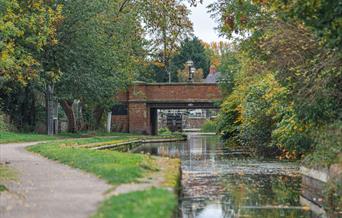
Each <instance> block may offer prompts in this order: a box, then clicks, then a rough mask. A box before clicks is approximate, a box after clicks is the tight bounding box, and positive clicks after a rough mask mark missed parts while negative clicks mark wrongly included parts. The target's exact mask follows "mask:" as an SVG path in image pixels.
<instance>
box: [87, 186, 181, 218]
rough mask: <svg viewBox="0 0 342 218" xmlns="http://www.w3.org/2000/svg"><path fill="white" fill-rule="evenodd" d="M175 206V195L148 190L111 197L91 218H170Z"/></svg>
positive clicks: (165, 191) (168, 192)
mask: <svg viewBox="0 0 342 218" xmlns="http://www.w3.org/2000/svg"><path fill="white" fill-rule="evenodd" d="M176 205H177V200H176V196H175V194H173V193H172V192H170V191H167V190H163V189H155V188H153V189H149V190H146V191H140V192H131V193H128V194H123V195H119V196H113V197H111V198H109V199H108V200H106V201H105V202H103V203H102V204H101V206H100V207H99V209H98V212H97V214H96V215H94V216H93V217H92V218H110V217H127V218H128V217H140V218H153V217H160V218H164V217H165V218H167V217H172V215H173V212H174V209H175V207H176Z"/></svg>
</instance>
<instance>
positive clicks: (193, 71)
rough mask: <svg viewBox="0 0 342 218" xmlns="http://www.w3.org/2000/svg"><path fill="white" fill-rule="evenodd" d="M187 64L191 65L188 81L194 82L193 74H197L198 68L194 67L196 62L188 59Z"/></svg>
mask: <svg viewBox="0 0 342 218" xmlns="http://www.w3.org/2000/svg"><path fill="white" fill-rule="evenodd" d="M186 65H187V66H188V67H189V81H188V82H193V76H194V74H195V71H196V69H195V68H194V67H193V66H194V62H193V61H192V60H188V61H187V62H186Z"/></svg>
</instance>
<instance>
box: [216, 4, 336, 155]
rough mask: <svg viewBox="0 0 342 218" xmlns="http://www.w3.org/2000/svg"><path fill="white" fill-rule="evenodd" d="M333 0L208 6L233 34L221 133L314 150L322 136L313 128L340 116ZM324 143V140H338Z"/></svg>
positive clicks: (253, 142)
mask: <svg viewBox="0 0 342 218" xmlns="http://www.w3.org/2000/svg"><path fill="white" fill-rule="evenodd" d="M337 4H338V3H337ZM337 4H335V3H333V2H332V1H330V2H328V1H323V0H322V1H311V2H300V1H299V2H294V1H292V2H291V1H277V0H274V1H272V0H270V1H247V0H246V1H240V0H236V1H235V0H233V1H223V0H222V1H221V0H219V1H218V2H216V3H214V4H213V5H212V6H211V11H212V12H213V13H214V15H215V16H217V17H216V18H217V19H218V20H219V21H220V26H219V28H220V31H221V33H222V34H225V35H226V36H228V37H229V38H231V39H232V40H235V41H238V42H239V43H238V49H237V50H236V54H237V55H234V56H235V58H236V60H237V61H238V63H239V64H238V67H237V68H235V67H234V68H233V69H232V70H233V72H235V73H233V78H234V79H233V83H234V84H233V85H232V86H231V85H230V84H228V86H229V87H228V88H229V89H230V91H229V92H227V93H226V94H227V98H226V99H225V101H224V103H223V105H222V110H221V112H220V119H219V121H218V122H219V127H220V130H221V132H222V133H224V134H225V136H227V137H232V138H234V139H236V140H237V141H238V142H239V143H241V144H243V145H247V146H254V147H255V146H256V147H257V146H260V145H262V147H263V148H266V147H276V148H278V149H280V151H281V152H282V154H283V155H284V157H286V158H294V157H299V156H301V155H303V154H307V153H308V152H309V151H312V150H313V149H314V148H315V147H316V146H317V145H319V143H321V142H320V141H321V140H322V139H319V137H316V135H320V133H321V132H322V131H324V129H326V131H328V129H329V126H330V124H331V123H332V122H337V123H338V122H340V120H341V116H340V115H341V108H342V107H341V102H342V101H341V99H342V95H341V88H340V87H341V86H342V84H341V81H342V74H341V72H342V71H341V63H342V61H341V55H340V54H341V49H340V43H339V37H340V35H341V34H340V33H339V32H338V31H336V30H335V29H334V28H335V27H339V24H337V20H338V19H339V14H340V10H339V5H337ZM327 5H330V6H335V7H334V9H331V8H329V9H327V8H325V7H326V6H327ZM335 9H336V11H335ZM331 10H332V11H333V12H331V13H332V14H334V15H336V17H331V16H330V15H329V14H328V13H329V11H331ZM303 14H306V15H307V16H305V17H304V16H303ZM321 21H322V22H321ZM318 26H319V28H320V29H321V31H320V30H319V29H318ZM316 28H317V29H316ZM319 32H321V33H322V34H319ZM317 33H318V34H317ZM236 35H242V36H244V37H241V38H236V37H235V36H236ZM231 60H232V59H231ZM223 85H224V86H226V85H227V84H223ZM335 126H339V125H335ZM339 128H340V127H339ZM260 130H262V131H260ZM334 137H339V136H338V135H337V134H336V135H335V136H334ZM317 138H318V139H317ZM333 141H334V140H330V142H331V143H332V142H333ZM335 141H336V140H335ZM328 143H329V141H328V140H327V144H326V145H324V146H326V147H333V148H336V145H334V144H328ZM322 147H323V146H321V148H322ZM327 150H330V151H332V150H334V149H327ZM336 151H338V152H341V149H339V150H338V149H337V150H336ZM329 155H331V156H334V157H336V153H335V154H329Z"/></svg>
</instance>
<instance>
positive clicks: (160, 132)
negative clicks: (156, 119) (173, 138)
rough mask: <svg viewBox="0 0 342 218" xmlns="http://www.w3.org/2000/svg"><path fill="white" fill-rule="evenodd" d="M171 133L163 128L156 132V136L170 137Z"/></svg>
mask: <svg viewBox="0 0 342 218" xmlns="http://www.w3.org/2000/svg"><path fill="white" fill-rule="evenodd" d="M171 134H172V132H171V131H170V130H169V129H168V128H167V127H163V128H160V129H159V130H158V135H171Z"/></svg>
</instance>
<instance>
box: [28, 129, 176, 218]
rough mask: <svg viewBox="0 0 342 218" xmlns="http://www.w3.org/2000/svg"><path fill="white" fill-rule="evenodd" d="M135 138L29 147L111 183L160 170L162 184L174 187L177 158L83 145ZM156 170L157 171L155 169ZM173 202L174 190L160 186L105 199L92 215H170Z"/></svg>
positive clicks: (151, 217) (155, 217)
mask: <svg viewBox="0 0 342 218" xmlns="http://www.w3.org/2000/svg"><path fill="white" fill-rule="evenodd" d="M136 137H137V136H128V135H123V136H120V137H115V138H108V137H107V138H100V137H93V138H85V139H73V140H71V139H70V140H65V141H56V142H46V143H42V144H38V145H33V146H30V147H28V150H29V151H32V152H36V153H39V154H41V155H43V156H45V157H47V158H49V159H52V160H57V161H59V162H61V163H64V164H67V165H69V166H72V167H75V168H79V169H81V170H84V171H87V172H90V173H93V174H95V175H97V176H98V177H99V178H102V179H104V180H106V181H107V182H108V183H110V184H113V185H120V184H126V183H131V182H137V181H138V180H139V179H140V178H143V177H149V176H151V175H152V173H160V176H162V177H164V178H165V181H164V183H163V184H161V186H162V187H165V186H166V187H176V185H177V181H178V176H179V160H176V159H167V158H165V159H161V158H158V159H156V158H152V157H150V156H147V155H143V154H132V153H122V152H117V151H111V150H91V149H88V148H85V145H87V144H88V145H89V144H97V143H99V144H101V143H106V142H111V143H112V142H113V141H125V140H128V141H129V140H132V139H133V138H136ZM144 137H145V136H144ZM158 170H160V171H159V172H157V171H158ZM176 205H177V196H176V194H175V193H173V192H171V191H168V190H165V189H162V188H152V189H148V190H144V191H139V192H131V193H127V194H122V195H118V196H112V197H110V198H108V199H107V200H105V201H104V202H103V203H102V204H101V206H100V207H99V209H98V211H97V213H96V214H95V215H94V218H102V217H103V218H107V217H108V218H109V217H120V218H130V217H142V218H144V217H146V218H147V217H148V218H159V217H160V218H164V217H172V215H173V214H174V210H175V208H176Z"/></svg>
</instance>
